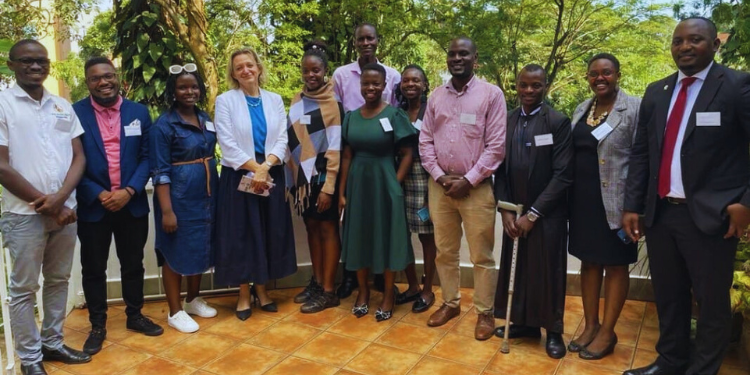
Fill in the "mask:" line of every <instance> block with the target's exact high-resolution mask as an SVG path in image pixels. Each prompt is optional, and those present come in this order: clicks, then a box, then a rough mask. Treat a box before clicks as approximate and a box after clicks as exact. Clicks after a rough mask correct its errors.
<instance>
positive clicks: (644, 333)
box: [638, 325, 659, 350]
mask: <svg viewBox="0 0 750 375" xmlns="http://www.w3.org/2000/svg"><path fill="white" fill-rule="evenodd" d="M657 341H659V328H652V327H647V326H646V325H644V326H643V327H641V333H640V335H639V336H638V349H647V350H655V349H654V348H655V347H656V342H657Z"/></svg>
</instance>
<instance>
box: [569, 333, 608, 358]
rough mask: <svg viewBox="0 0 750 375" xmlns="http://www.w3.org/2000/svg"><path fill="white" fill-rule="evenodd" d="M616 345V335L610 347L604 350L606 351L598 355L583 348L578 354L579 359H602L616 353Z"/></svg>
mask: <svg viewBox="0 0 750 375" xmlns="http://www.w3.org/2000/svg"><path fill="white" fill-rule="evenodd" d="M615 345H617V335H615V337H614V338H613V339H612V341H611V342H610V343H609V345H607V347H606V348H604V350H602V351H601V352H599V353H596V352H592V351H590V350H588V349H587V348H583V349H581V351H580V352H578V357H579V358H581V359H585V360H589V361H592V360H598V359H602V358H604V357H606V356H608V355H610V354H612V352H614V351H615Z"/></svg>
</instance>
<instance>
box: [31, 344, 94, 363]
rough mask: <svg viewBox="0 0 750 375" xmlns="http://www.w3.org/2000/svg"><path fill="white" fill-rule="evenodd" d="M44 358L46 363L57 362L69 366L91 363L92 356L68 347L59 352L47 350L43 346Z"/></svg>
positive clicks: (62, 347) (63, 347) (58, 350)
mask: <svg viewBox="0 0 750 375" xmlns="http://www.w3.org/2000/svg"><path fill="white" fill-rule="evenodd" d="M42 358H43V360H45V361H57V362H62V363H66V364H69V365H73V364H77V363H86V362H91V356H90V355H88V354H86V353H84V352H81V351H78V350H75V349H73V348H70V347H68V346H67V345H63V346H61V347H60V348H59V349H57V350H52V349H47V347H45V346H43V345H42Z"/></svg>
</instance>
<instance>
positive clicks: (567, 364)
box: [555, 358, 622, 375]
mask: <svg viewBox="0 0 750 375" xmlns="http://www.w3.org/2000/svg"><path fill="white" fill-rule="evenodd" d="M555 375H622V371H614V370H610V369H606V368H603V367H599V366H596V365H593V364H591V363H587V362H583V361H571V360H570V359H567V358H566V359H563V360H562V363H560V367H559V368H558V370H557V372H556V373H555Z"/></svg>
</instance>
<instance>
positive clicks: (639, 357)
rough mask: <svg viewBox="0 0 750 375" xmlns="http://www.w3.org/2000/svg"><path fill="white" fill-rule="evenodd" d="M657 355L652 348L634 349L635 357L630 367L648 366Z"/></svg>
mask: <svg viewBox="0 0 750 375" xmlns="http://www.w3.org/2000/svg"><path fill="white" fill-rule="evenodd" d="M658 356H659V354H658V353H656V352H655V351H653V350H647V349H636V350H635V358H634V359H633V365H632V367H631V368H640V367H645V366H648V365H650V364H652V363H654V361H656V358H657V357H658Z"/></svg>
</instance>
